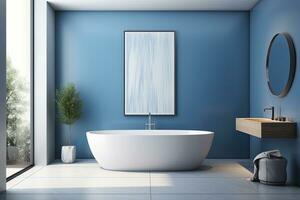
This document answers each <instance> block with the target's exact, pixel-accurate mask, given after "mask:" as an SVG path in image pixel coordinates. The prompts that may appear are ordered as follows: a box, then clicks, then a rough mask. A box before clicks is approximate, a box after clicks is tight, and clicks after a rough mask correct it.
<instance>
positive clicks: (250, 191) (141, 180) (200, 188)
mask: <svg viewBox="0 0 300 200" xmlns="http://www.w3.org/2000/svg"><path fill="white" fill-rule="evenodd" d="M250 176H251V173H250V172H249V171H247V170H246V169H245V168H243V167H242V166H241V165H239V164H238V162H237V161H234V160H206V161H205V162H204V166H203V167H201V168H200V169H199V170H197V171H187V172H117V171H106V170H103V169H101V168H99V167H98V165H97V163H95V162H94V161H92V160H85V161H79V162H77V163H75V164H71V165H67V164H60V163H54V164H52V165H49V166H46V167H34V168H32V169H31V170H30V171H27V172H26V173H24V174H22V175H21V176H19V177H17V178H16V179H13V180H12V181H10V182H8V185H7V187H8V190H7V193H6V194H2V195H0V198H2V199H5V200H15V199H21V200H50V199H51V200H52V199H55V200H56V199H59V200H102V199H104V200H108V199H109V200H119V199H122V200H123V199H125V200H177V199H180V200H204V199H205V200H251V199H253V200H254V199H255V200H257V199H261V200H268V199H270V200H271V199H272V200H298V199H300V188H297V187H287V186H286V187H276V186H265V185H261V184H258V183H252V182H250V181H249V180H248V179H249V177H250ZM2 199H1V200H2Z"/></svg>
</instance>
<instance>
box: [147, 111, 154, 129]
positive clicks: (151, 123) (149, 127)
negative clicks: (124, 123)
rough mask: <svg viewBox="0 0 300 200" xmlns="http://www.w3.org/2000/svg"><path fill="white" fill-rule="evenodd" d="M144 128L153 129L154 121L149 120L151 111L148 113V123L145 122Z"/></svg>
mask: <svg viewBox="0 0 300 200" xmlns="http://www.w3.org/2000/svg"><path fill="white" fill-rule="evenodd" d="M145 129H146V130H152V129H155V123H154V122H152V120H151V113H150V112H149V114H148V123H146V124H145Z"/></svg>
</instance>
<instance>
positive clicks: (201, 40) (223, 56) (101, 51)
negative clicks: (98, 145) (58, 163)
mask: <svg viewBox="0 0 300 200" xmlns="http://www.w3.org/2000/svg"><path fill="white" fill-rule="evenodd" d="M124 30H174V31H176V73H177V77H176V84H177V86H176V93H177V97H176V102H177V115H176V116H171V117H170V116H169V117H166V116H165V117H162V116H161V117H154V120H155V121H156V124H157V128H160V129H200V130H211V131H215V139H214V143H213V146H212V149H211V152H210V154H209V157H211V158H248V157H249V137H248V136H246V135H245V134H237V133H236V131H235V118H236V117H245V116H248V115H249V54H250V53H249V49H250V47H249V32H250V30H249V13H248V12H57V13H56V87H57V88H59V87H61V86H63V85H65V84H66V83H67V82H74V83H75V84H76V86H77V88H78V90H79V91H80V94H81V97H82V99H83V103H84V109H83V115H82V118H81V119H80V121H78V123H76V125H75V126H74V128H73V130H74V133H73V138H72V139H73V142H74V143H75V144H76V145H77V148H78V157H79V158H89V157H91V153H90V150H89V147H88V144H87V141H86V137H85V132H86V131H88V130H100V129H144V124H145V122H146V118H145V117H132V116H124V113H123V110H124V100H123V99H124V98H123V97H124V91H123V88H124V86H123V84H124V78H123V76H124V74H123V71H124V63H123V59H124V51H123V45H124V41H123V31H124ZM56 124H57V125H56V156H57V157H60V146H61V144H62V143H63V141H64V138H63V132H64V129H65V127H63V126H61V125H60V124H59V123H58V122H57V123H56ZM178 148H180V147H178Z"/></svg>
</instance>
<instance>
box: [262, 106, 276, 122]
mask: <svg viewBox="0 0 300 200" xmlns="http://www.w3.org/2000/svg"><path fill="white" fill-rule="evenodd" d="M267 110H271V112H272V117H271V119H272V120H274V106H271V107H268V108H265V109H264V112H266V111H267Z"/></svg>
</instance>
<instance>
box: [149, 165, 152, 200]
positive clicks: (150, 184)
mask: <svg viewBox="0 0 300 200" xmlns="http://www.w3.org/2000/svg"><path fill="white" fill-rule="evenodd" d="M149 186H150V200H152V183H151V171H149Z"/></svg>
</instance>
